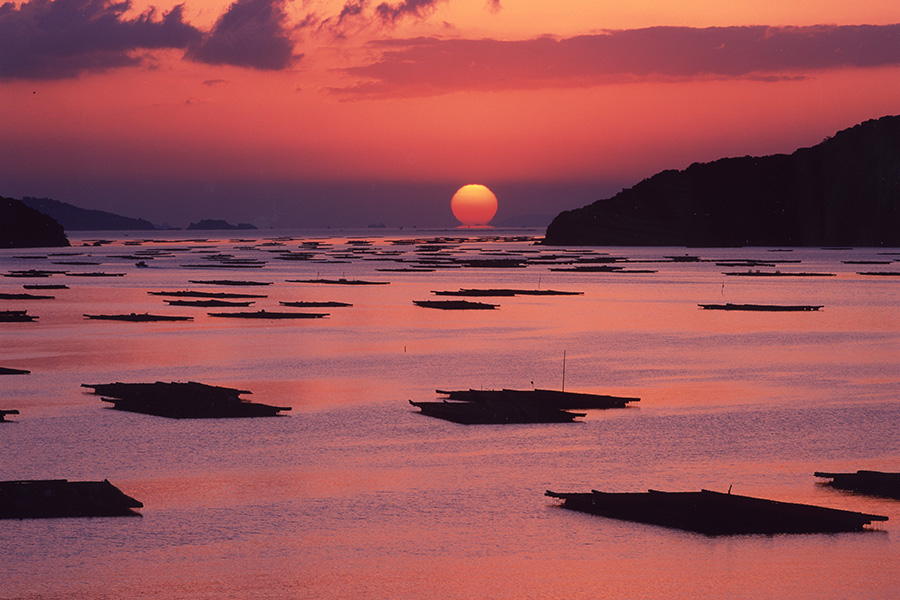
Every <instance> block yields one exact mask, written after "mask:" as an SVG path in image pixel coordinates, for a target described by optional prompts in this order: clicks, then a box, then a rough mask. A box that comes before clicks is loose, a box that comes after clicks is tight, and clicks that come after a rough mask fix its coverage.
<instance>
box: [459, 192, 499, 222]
mask: <svg viewBox="0 0 900 600" xmlns="http://www.w3.org/2000/svg"><path fill="white" fill-rule="evenodd" d="M450 209H451V210H452V211H453V216H454V217H456V218H457V220H459V222H460V223H462V224H463V225H465V226H466V227H477V226H483V225H487V224H488V223H489V222H490V220H491V219H493V218H494V215H495V214H497V196H495V195H494V192H492V191H491V190H489V189H488V188H487V187H486V186H483V185H479V184H477V183H472V184H469V185H464V186H462V187H461V188H459V189H458V190H457V191H456V193H455V194H453V198H452V199H451V200H450Z"/></svg>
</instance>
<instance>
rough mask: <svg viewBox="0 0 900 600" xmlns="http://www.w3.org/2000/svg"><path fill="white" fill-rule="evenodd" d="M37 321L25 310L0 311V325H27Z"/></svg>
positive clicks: (35, 316)
mask: <svg viewBox="0 0 900 600" xmlns="http://www.w3.org/2000/svg"><path fill="white" fill-rule="evenodd" d="M35 319H37V315H29V314H28V311H27V310H0V323H27V322H29V321H34V320H35Z"/></svg>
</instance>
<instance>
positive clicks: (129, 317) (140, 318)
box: [84, 313, 194, 323]
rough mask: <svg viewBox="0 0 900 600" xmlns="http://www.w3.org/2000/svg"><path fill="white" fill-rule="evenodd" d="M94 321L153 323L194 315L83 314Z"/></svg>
mask: <svg viewBox="0 0 900 600" xmlns="http://www.w3.org/2000/svg"><path fill="white" fill-rule="evenodd" d="M84 318H85V319H92V320H94V321H130V322H132V323H155V322H159V321H193V320H194V317H182V316H175V315H151V314H150V313H129V314H124V315H84Z"/></svg>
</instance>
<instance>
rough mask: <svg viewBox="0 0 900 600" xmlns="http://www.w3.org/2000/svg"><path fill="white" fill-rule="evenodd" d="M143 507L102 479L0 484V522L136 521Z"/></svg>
mask: <svg viewBox="0 0 900 600" xmlns="http://www.w3.org/2000/svg"><path fill="white" fill-rule="evenodd" d="M143 506H144V505H143V504H142V503H141V502H139V501H138V500H135V499H134V498H132V497H131V496H128V495H126V494H124V493H123V492H122V491H121V490H120V489H119V488H117V487H116V486H114V485H113V484H111V483H110V482H109V481H108V480H106V479H104V480H103V481H68V480H66V479H44V480H25V481H0V519H49V518H61V517H139V516H141V514H140V513H139V512H136V511H135V510H134V509H135V508H141V507H143Z"/></svg>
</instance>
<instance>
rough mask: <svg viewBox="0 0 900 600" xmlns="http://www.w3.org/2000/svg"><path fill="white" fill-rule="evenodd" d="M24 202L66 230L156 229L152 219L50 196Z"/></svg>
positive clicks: (29, 198)
mask: <svg viewBox="0 0 900 600" xmlns="http://www.w3.org/2000/svg"><path fill="white" fill-rule="evenodd" d="M22 202H24V203H25V204H26V205H28V206H30V207H31V208H33V209H35V210H39V211H41V212H42V213H44V214H46V215H50V216H51V217H53V218H54V219H56V221H57V222H59V224H60V225H62V226H63V228H65V230H66V231H127V230H132V231H146V230H152V229H156V227H155V226H154V225H153V223H151V222H150V221H146V220H144V219H133V218H131V217H123V216H121V215H117V214H114V213H111V212H106V211H103V210H91V209H86V208H79V207H77V206H74V205H72V204H69V203H67V202H60V201H59V200H52V199H50V198H31V197H28V196H26V197H24V198H22Z"/></svg>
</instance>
